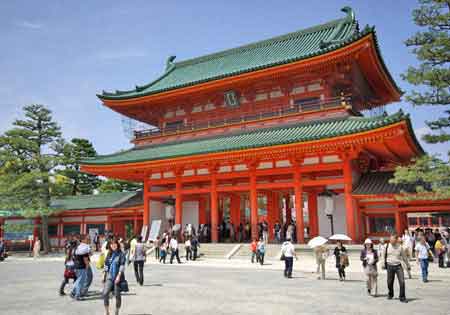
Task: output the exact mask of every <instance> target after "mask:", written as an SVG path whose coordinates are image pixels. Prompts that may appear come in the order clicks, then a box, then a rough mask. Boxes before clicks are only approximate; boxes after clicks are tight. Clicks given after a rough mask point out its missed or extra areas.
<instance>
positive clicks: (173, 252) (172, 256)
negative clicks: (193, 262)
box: [170, 249, 181, 264]
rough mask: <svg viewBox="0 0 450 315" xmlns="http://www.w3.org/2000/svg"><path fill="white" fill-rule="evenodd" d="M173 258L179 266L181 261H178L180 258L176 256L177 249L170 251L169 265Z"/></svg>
mask: <svg viewBox="0 0 450 315" xmlns="http://www.w3.org/2000/svg"><path fill="white" fill-rule="evenodd" d="M174 257H176V258H177V262H178V263H179V264H181V260H180V256H179V255H178V249H177V250H172V252H171V254H170V263H171V264H172V263H173V259H174Z"/></svg>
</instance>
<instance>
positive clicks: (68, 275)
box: [59, 246, 77, 296]
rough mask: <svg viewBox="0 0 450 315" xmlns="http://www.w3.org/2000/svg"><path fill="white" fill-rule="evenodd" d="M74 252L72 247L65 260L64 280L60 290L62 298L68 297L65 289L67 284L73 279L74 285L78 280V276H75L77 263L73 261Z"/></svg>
mask: <svg viewBox="0 0 450 315" xmlns="http://www.w3.org/2000/svg"><path fill="white" fill-rule="evenodd" d="M73 251H74V248H73V247H72V246H71V247H70V248H69V249H68V250H67V254H66V258H65V260H64V266H65V269H64V280H63V281H62V282H61V286H60V288H59V295H61V296H63V295H66V294H65V293H64V288H65V286H66V284H68V283H69V280H70V279H73V282H74V283H75V281H76V280H77V276H76V275H75V263H74V261H73Z"/></svg>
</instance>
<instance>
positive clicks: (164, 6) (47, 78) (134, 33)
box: [0, 0, 447, 154]
mask: <svg viewBox="0 0 450 315" xmlns="http://www.w3.org/2000/svg"><path fill="white" fill-rule="evenodd" d="M345 5H350V6H351V7H352V8H353V9H354V10H355V13H356V18H357V19H358V21H359V23H360V25H361V27H363V26H364V25H365V24H369V25H375V26H376V30H377V34H378V37H379V41H380V46H381V51H382V55H383V57H384V60H385V62H386V64H387V66H388V68H389V69H390V71H391V73H392V75H393V77H394V78H395V80H396V82H397V83H398V85H399V86H400V87H401V88H402V89H403V90H405V91H408V90H409V89H410V86H408V85H407V84H406V83H405V82H403V81H402V80H401V79H400V74H401V73H402V72H404V71H405V69H406V68H407V67H408V65H410V64H414V63H415V62H416V60H415V57H414V56H413V55H412V54H411V53H410V52H409V51H408V49H407V48H406V47H405V46H404V44H403V41H404V40H405V39H406V38H407V37H409V36H410V35H411V34H413V33H414V32H415V31H417V28H416V27H415V25H414V23H413V22H412V18H411V11H412V9H413V8H414V7H415V6H416V5H417V3H416V2H415V1H414V0H397V1H391V0H378V1H369V0H366V1H362V0H359V1H292V0H291V1H287V0H271V1H267V0H266V1H242V0H240V1H239V0H227V1H158V2H157V1H144V0H142V1H50V0H47V1H22V0H16V1H2V2H1V3H0V39H1V42H0V48H1V49H0V108H1V115H0V132H3V131H5V130H6V129H8V128H10V127H11V123H12V122H13V121H14V119H16V118H18V117H20V115H21V108H22V107H23V106H24V105H27V104H31V103H40V104H45V105H46V106H48V107H49V108H50V109H51V110H52V111H53V113H54V117H55V119H56V120H57V121H58V122H59V123H60V124H61V126H62V129H63V133H64V137H65V138H67V139H70V138H73V137H83V138H88V139H90V140H91V141H92V142H93V143H94V145H95V147H96V149H97V151H98V152H99V153H101V154H107V153H112V152H114V151H118V150H121V149H125V148H129V147H130V146H131V145H130V143H129V141H128V139H127V138H126V137H125V136H124V133H123V130H122V126H121V119H120V116H119V115H118V114H116V113H114V112H113V111H111V110H109V109H108V108H106V107H104V106H102V105H101V103H100V101H99V100H98V99H97V97H96V96H95V94H96V93H98V92H100V91H101V90H102V89H105V90H114V89H119V90H125V89H129V88H132V87H134V85H135V84H140V85H142V84H145V83H148V82H150V81H151V80H153V79H154V78H155V77H157V76H158V75H159V74H161V72H162V71H163V69H164V66H165V60H166V58H167V57H168V56H169V55H177V60H183V59H186V58H191V57H196V56H200V55H203V54H207V53H212V52H215V51H219V50H223V49H227V48H232V47H235V46H238V45H242V44H246V43H249V42H253V41H257V40H262V39H266V38H268V37H272V36H276V35H280V34H284V33H287V32H292V31H295V30H298V29H302V28H305V27H309V26H312V25H315V24H319V23H322V22H326V21H329V20H331V19H335V18H340V17H342V16H344V15H343V13H342V12H340V8H341V7H343V6H345ZM398 108H403V110H404V111H406V112H409V113H411V116H412V119H413V126H414V129H415V130H416V133H417V135H418V136H420V135H422V134H423V133H424V132H426V126H425V121H426V120H430V119H433V117H435V116H436V115H438V113H439V111H438V110H437V109H435V110H431V109H430V108H428V107H426V108H413V107H411V106H410V105H409V104H407V103H404V102H401V103H398V104H394V105H390V106H388V110H389V112H394V111H397V110H398ZM424 148H425V149H426V150H428V151H429V152H444V151H446V149H447V148H446V147H445V146H443V145H441V146H430V145H426V144H425V145H424Z"/></svg>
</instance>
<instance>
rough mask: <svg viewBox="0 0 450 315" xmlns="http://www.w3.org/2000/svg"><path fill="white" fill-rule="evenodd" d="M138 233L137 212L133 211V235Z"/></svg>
mask: <svg viewBox="0 0 450 315" xmlns="http://www.w3.org/2000/svg"><path fill="white" fill-rule="evenodd" d="M138 233H139V232H138V215H137V211H136V210H134V218H133V234H134V235H137V234H138Z"/></svg>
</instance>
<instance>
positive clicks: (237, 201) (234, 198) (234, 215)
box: [230, 194, 241, 228]
mask: <svg viewBox="0 0 450 315" xmlns="http://www.w3.org/2000/svg"><path fill="white" fill-rule="evenodd" d="M240 212H241V196H239V195H236V194H232V195H231V202H230V216H231V222H232V223H233V225H234V227H235V228H237V227H238V226H239V223H241V219H240V218H241V213H240Z"/></svg>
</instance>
